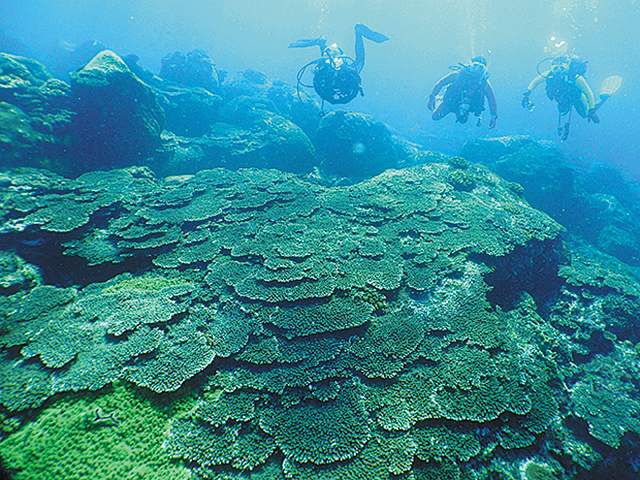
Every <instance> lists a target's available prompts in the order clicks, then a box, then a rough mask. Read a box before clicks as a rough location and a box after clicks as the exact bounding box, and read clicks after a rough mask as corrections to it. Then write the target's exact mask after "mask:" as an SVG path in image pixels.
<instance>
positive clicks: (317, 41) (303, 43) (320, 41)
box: [289, 37, 327, 48]
mask: <svg viewBox="0 0 640 480" xmlns="http://www.w3.org/2000/svg"><path fill="white" fill-rule="evenodd" d="M326 43H327V40H326V39H325V38H324V37H318V38H314V39H309V40H297V41H295V42H293V43H292V44H290V45H289V48H305V47H315V46H316V45H317V46H318V47H320V48H323V47H325V46H326Z"/></svg>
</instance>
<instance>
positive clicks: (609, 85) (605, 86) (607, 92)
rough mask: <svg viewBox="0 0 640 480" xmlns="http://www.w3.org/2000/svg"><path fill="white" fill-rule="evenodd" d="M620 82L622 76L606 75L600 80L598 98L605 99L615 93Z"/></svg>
mask: <svg viewBox="0 0 640 480" xmlns="http://www.w3.org/2000/svg"><path fill="white" fill-rule="evenodd" d="M621 84H622V77H620V76H618V75H613V76H611V77H607V78H605V79H604V82H602V87H601V88H600V99H601V100H606V99H607V98H609V97H610V96H611V95H613V94H614V93H616V92H617V91H618V89H619V88H620V85H621Z"/></svg>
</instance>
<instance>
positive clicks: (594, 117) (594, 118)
mask: <svg viewBox="0 0 640 480" xmlns="http://www.w3.org/2000/svg"><path fill="white" fill-rule="evenodd" d="M587 122H593V123H600V119H599V118H598V114H597V113H596V109H595V108H592V109H591V110H589V113H588V114H587Z"/></svg>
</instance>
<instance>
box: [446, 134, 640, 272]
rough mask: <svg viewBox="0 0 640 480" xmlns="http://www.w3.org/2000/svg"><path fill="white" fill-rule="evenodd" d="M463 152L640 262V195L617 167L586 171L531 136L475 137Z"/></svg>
mask: <svg viewBox="0 0 640 480" xmlns="http://www.w3.org/2000/svg"><path fill="white" fill-rule="evenodd" d="M460 155H461V156H462V157H464V158H466V159H467V160H469V161H471V162H477V163H482V164H485V165H487V166H488V167H489V168H491V169H492V170H493V171H495V172H496V173H497V174H498V175H500V176H502V177H503V178H505V179H507V180H510V181H512V182H517V184H520V185H521V186H522V187H523V192H524V196H525V198H526V199H527V200H528V201H529V202H530V203H531V205H532V206H534V207H535V208H539V209H541V210H543V211H544V212H546V213H548V214H549V215H550V216H551V217H553V218H554V219H555V220H557V221H558V222H560V223H561V224H562V225H563V226H565V227H566V228H567V229H568V230H569V231H570V232H571V233H573V234H575V235H578V236H580V237H582V238H583V239H584V240H586V241H588V242H589V243H591V244H593V245H595V246H596V247H598V248H599V249H600V250H602V251H603V252H605V253H607V254H609V255H613V256H615V257H616V258H618V259H620V260H622V261H623V262H625V263H627V264H629V265H631V266H634V267H637V266H638V265H640V231H639V230H638V224H639V223H640V199H639V198H638V196H637V194H635V193H634V191H633V189H632V188H631V186H630V184H629V183H628V182H626V181H625V180H624V179H623V178H622V177H621V175H620V173H619V172H617V171H615V170H614V169H613V168H612V167H606V166H603V165H595V166H593V167H592V169H591V170H590V171H586V172H585V171H581V170H580V169H578V168H576V167H573V166H571V165H570V164H569V163H568V162H566V161H565V160H564V159H563V158H562V156H561V155H560V153H559V152H558V150H557V149H556V147H555V146H553V145H550V144H548V143H545V142H535V141H534V140H533V139H532V138H530V137H526V136H514V137H502V138H493V139H481V140H480V139H478V140H473V141H470V142H467V143H466V144H465V145H464V147H463V149H462V152H461V154H460ZM458 175H460V174H458Z"/></svg>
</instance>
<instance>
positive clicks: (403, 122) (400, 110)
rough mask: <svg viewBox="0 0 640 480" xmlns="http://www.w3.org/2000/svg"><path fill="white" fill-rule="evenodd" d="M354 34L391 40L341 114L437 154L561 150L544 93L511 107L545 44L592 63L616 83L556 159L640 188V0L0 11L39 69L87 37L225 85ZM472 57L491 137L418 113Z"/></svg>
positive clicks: (343, 43) (278, 72) (292, 75)
mask: <svg viewBox="0 0 640 480" xmlns="http://www.w3.org/2000/svg"><path fill="white" fill-rule="evenodd" d="M356 23H364V24H365V25H367V26H369V27H370V28H372V29H374V30H376V31H378V32H381V33H383V34H385V35H386V36H388V37H389V38H390V41H388V42H385V43H383V44H379V45H377V44H374V43H372V42H369V41H366V40H365V50H366V65H365V68H364V70H363V72H362V75H361V76H362V84H363V90H364V94H365V96H364V97H359V98H357V99H356V100H355V101H354V102H352V103H351V104H350V105H349V106H348V107H347V108H348V109H352V110H356V111H360V112H365V113H371V114H373V115H374V116H376V117H377V118H378V119H379V120H382V121H384V122H385V123H387V124H388V125H389V126H390V127H391V128H392V129H394V130H395V131H397V132H398V133H400V134H402V135H403V136H404V137H406V138H408V139H409V140H412V141H414V142H417V143H419V144H421V145H424V146H425V147H426V148H432V149H437V150H440V151H444V152H446V153H457V152H458V151H459V149H460V147H461V146H462V145H463V144H464V142H465V141H467V140H469V139H471V138H475V137H478V136H480V137H482V136H486V135H492V136H502V135H514V134H530V135H533V136H534V137H536V138H537V139H539V140H550V141H553V142H556V143H559V142H558V137H557V136H556V126H557V112H556V109H555V107H554V106H553V105H552V104H551V102H550V101H549V100H548V99H546V97H545V95H544V92H543V89H542V88H539V89H538V91H536V92H535V94H534V95H533V97H532V99H533V100H534V101H535V103H536V104H537V109H536V110H535V112H534V113H533V114H530V113H529V112H528V111H526V110H524V109H523V108H521V107H520V99H521V95H522V92H523V91H524V90H525V88H526V87H527V85H528V83H529V81H530V80H531V79H532V78H533V77H534V76H535V75H536V65H537V64H538V62H540V61H541V60H543V59H545V58H548V57H550V56H552V55H554V54H555V53H557V49H556V48H555V47H554V45H557V44H564V46H565V48H567V49H568V50H567V51H568V52H569V53H571V52H574V53H575V54H577V55H579V56H581V57H582V58H583V59H584V60H588V61H589V65H588V69H587V73H586V78H587V80H588V82H589V83H590V85H591V87H592V89H593V90H594V93H595V94H596V96H597V94H598V89H599V88H600V84H601V83H602V81H603V80H604V79H605V78H606V77H608V76H610V75H620V76H621V77H622V79H623V83H622V87H621V89H620V90H619V91H618V93H616V95H615V96H614V97H613V98H611V99H610V100H609V101H608V102H607V104H606V105H605V106H604V107H603V108H602V109H601V110H600V112H599V115H600V118H601V120H602V122H601V123H600V124H599V125H593V124H586V121H585V120H583V119H579V118H574V119H573V122H572V132H571V134H570V136H569V138H568V140H567V141H566V143H565V144H563V145H561V146H560V147H561V150H562V151H563V152H565V154H566V156H567V158H568V159H569V160H570V161H575V162H577V163H587V164H589V163H591V162H594V161H595V162H602V163H605V164H609V165H614V166H617V167H619V168H621V169H622V170H623V171H625V172H626V173H627V174H628V175H629V176H631V177H633V178H635V179H637V178H639V177H640V162H638V159H639V158H640V150H639V147H638V143H639V142H638V133H637V132H638V131H640V123H639V120H638V118H639V117H638V113H639V112H638V108H639V107H638V105H639V99H640V97H639V93H638V92H639V89H638V88H637V86H636V85H637V80H638V78H640V62H639V61H638V42H639V41H640V34H639V33H638V28H637V26H638V24H639V23H640V2H636V1H635V0H617V1H611V0H610V1H603V0H557V1H529V0H527V1H523V2H508V1H496V0H455V1H429V0H427V1H425V0H404V1H402V2H395V1H388V0H387V1H382V0H371V1H367V2H360V1H355V0H340V1H338V0H308V1H305V0H286V1H285V0H271V1H266V0H234V1H215V2H211V1H205V0H196V1H189V2H170V1H157V0H109V1H99V0H75V1H74V0H67V1H59V2H40V1H37V0H5V1H4V2H2V4H1V5H0V27H2V28H3V29H4V31H5V33H6V34H8V35H10V36H13V37H15V38H17V39H19V40H21V41H22V42H23V43H24V44H26V45H27V47H28V48H29V49H30V51H31V52H32V54H33V55H34V56H35V57H36V58H45V57H46V55H47V54H48V53H49V52H50V51H51V49H52V47H53V46H54V45H55V44H56V43H57V42H59V41H65V42H70V43H72V44H81V43H83V42H85V41H87V40H96V41H98V42H100V43H101V44H103V45H105V46H106V47H107V48H110V49H112V50H114V51H116V52H117V53H118V54H119V55H121V56H124V55H127V54H129V53H135V54H137V55H138V56H139V57H140V65H142V66H143V67H144V68H146V69H149V70H151V71H152V72H154V73H157V72H158V71H159V69H160V61H161V59H162V58H163V57H164V56H166V55H167V54H170V53H173V52H175V51H181V52H183V53H187V52H189V51H191V50H193V49H196V48H199V49H202V50H204V51H205V52H206V53H207V54H208V55H209V56H210V57H211V58H212V59H213V60H214V62H215V63H216V65H217V67H218V68H219V69H223V70H227V71H228V72H229V73H230V76H229V78H230V77H231V76H233V73H235V72H236V71H240V70H245V69H248V68H251V69H255V70H259V71H261V72H263V73H264V74H266V75H267V76H268V77H269V78H279V79H281V80H283V81H284V82H286V83H289V84H295V79H296V73H297V72H298V69H299V68H300V67H302V66H303V65H305V64H306V63H307V62H309V61H311V60H313V59H315V58H316V57H317V55H318V51H317V49H315V48H314V49H298V50H289V49H287V46H288V45H289V43H291V42H293V41H295V40H297V39H300V38H315V37H318V36H321V35H322V36H325V37H326V38H327V39H328V40H329V42H336V43H337V44H338V45H339V46H340V47H341V48H342V49H343V50H344V52H345V54H347V55H353V44H354V32H353V27H354V25H355V24H356ZM475 55H484V56H485V57H487V58H488V60H489V72H490V75H491V78H490V80H491V82H492V84H493V87H494V90H495V93H496V98H497V102H498V109H499V115H500V118H499V120H498V124H497V128H496V129H495V130H493V131H491V132H488V131H487V129H486V125H487V124H488V119H486V118H485V119H484V125H483V126H482V127H481V128H476V126H475V122H472V121H470V122H469V123H468V124H467V125H464V126H462V125H459V124H455V121H454V119H453V118H451V116H450V117H447V118H446V119H444V120H443V121H441V122H439V123H436V122H434V121H432V120H431V116H430V112H429V111H428V110H427V109H426V104H427V97H428V94H429V92H430V90H431V87H432V86H433V84H434V83H435V82H436V81H437V80H438V79H439V78H440V77H442V76H443V75H444V74H445V73H447V72H448V71H449V70H448V68H449V66H452V65H457V64H458V63H459V62H468V61H469V60H470V58H472V57H473V56H475ZM544 66H545V65H544V64H543V67H544ZM546 66H548V63H547V64H546ZM485 116H486V115H485Z"/></svg>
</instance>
